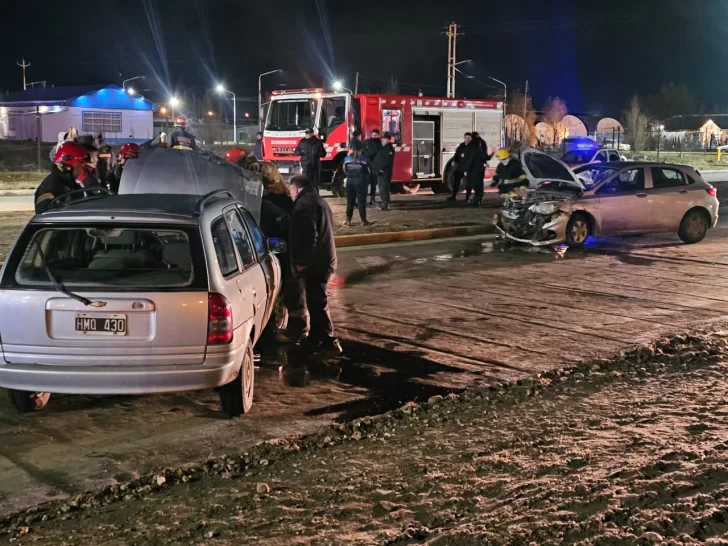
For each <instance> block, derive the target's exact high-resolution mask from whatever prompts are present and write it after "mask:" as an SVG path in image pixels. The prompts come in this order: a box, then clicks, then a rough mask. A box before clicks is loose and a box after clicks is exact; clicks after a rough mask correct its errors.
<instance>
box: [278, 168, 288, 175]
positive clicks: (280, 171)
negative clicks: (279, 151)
mask: <svg viewBox="0 0 728 546" xmlns="http://www.w3.org/2000/svg"><path fill="white" fill-rule="evenodd" d="M290 170H291V169H289V168H288V167H278V172H279V173H281V174H288V173H289V172H290Z"/></svg>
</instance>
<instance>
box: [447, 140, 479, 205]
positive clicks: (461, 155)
mask: <svg viewBox="0 0 728 546" xmlns="http://www.w3.org/2000/svg"><path fill="white" fill-rule="evenodd" d="M472 141H473V135H472V133H465V135H464V136H463V141H462V142H461V143H460V145H459V146H458V147H457V149H456V150H455V157H454V159H453V162H452V165H454V166H455V172H454V173H453V176H452V195H450V197H448V198H447V200H448V201H455V200H456V199H457V194H458V192H459V191H460V182H461V181H462V179H463V176H464V175H465V168H466V166H467V164H468V162H469V160H470V153H471V152H470V151H471V146H470V143H471V142H472Z"/></svg>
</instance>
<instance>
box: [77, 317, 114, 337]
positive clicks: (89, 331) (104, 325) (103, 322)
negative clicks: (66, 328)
mask: <svg viewBox="0 0 728 546" xmlns="http://www.w3.org/2000/svg"><path fill="white" fill-rule="evenodd" d="M76 331H77V332H79V333H80V334H83V335H87V336H125V335H126V315H121V314H117V313H113V314H112V313H110V314H100V313H93V314H91V313H78V314H77V315H76Z"/></svg>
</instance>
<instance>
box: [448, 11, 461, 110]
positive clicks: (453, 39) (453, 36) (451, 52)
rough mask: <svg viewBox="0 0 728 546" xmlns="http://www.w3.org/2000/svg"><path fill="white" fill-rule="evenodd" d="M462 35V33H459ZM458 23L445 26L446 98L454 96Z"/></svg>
mask: <svg viewBox="0 0 728 546" xmlns="http://www.w3.org/2000/svg"><path fill="white" fill-rule="evenodd" d="M460 36H463V34H460ZM457 41H458V25H457V23H450V24H449V25H448V27H447V98H449V99H451V98H454V97H455V67H456V65H457V54H456V49H457Z"/></svg>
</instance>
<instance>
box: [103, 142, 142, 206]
mask: <svg viewBox="0 0 728 546" xmlns="http://www.w3.org/2000/svg"><path fill="white" fill-rule="evenodd" d="M139 150H141V148H140V147H139V144H135V143H134V142H129V143H127V144H124V145H123V146H122V147H121V150H119V157H118V159H117V161H116V165H114V168H113V169H111V172H110V173H109V175H108V176H107V177H106V186H107V187H108V188H109V191H110V192H111V193H119V185H120V184H121V174H122V172H123V171H124V163H126V161H127V160H128V159H136V157H137V156H138V155H139Z"/></svg>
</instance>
